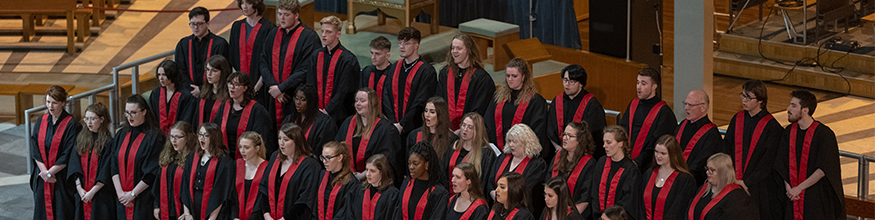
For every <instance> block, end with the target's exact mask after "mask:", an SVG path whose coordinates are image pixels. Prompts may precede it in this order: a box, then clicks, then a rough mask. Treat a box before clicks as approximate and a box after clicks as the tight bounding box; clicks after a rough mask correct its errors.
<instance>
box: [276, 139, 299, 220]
mask: <svg viewBox="0 0 875 220" xmlns="http://www.w3.org/2000/svg"><path fill="white" fill-rule="evenodd" d="M279 157H280V156H279V154H277V155H276V160H274V162H273V166H271V167H270V175H268V179H267V180H268V182H267V185H268V186H267V191H268V193H267V199H268V205H270V210H267V211H268V212H270V216H271V217H272V218H273V219H279V218H282V217H283V215H284V214H283V208H285V207H284V206H285V202H286V190H288V188H289V180H290V179H292V176H293V175H295V171H296V170H298V166H299V165H301V163H303V162H304V158H306V157H307V156H303V155H302V156H300V157H298V162H297V163H292V165H289V169H288V170H286V173H285V174H288V175H285V174H283V175H282V176H283V177H282V178H283V180H282V182H281V183H280V192H279V195H277V194H276V173H277V172H278V171H279V170H280V164H282V163H283V161H281V160H280V159H279Z"/></svg>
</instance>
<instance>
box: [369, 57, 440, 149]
mask: <svg viewBox="0 0 875 220" xmlns="http://www.w3.org/2000/svg"><path fill="white" fill-rule="evenodd" d="M411 77H412V78H411ZM436 77H437V76H436V74H435V71H434V67H432V66H431V64H428V63H426V62H425V61H422V60H421V59H417V60H416V61H414V62H413V63H411V64H407V63H405V61H404V60H403V59H402V60H399V61H398V62H395V63H394V64H392V65H390V66H389V68H388V69H387V71H386V82H384V83H385V84H383V102H382V103H383V115H386V117H387V118H388V119H389V121H391V122H392V123H400V124H401V126H402V127H404V129H403V130H402V131H401V135H406V134H407V133H410V131H412V130H413V129H416V128H418V127H419V126H422V110H423V109H425V102H426V101H428V98H431V97H432V96H434V92H435V85H436V84H437V80H435V78H436Z"/></svg>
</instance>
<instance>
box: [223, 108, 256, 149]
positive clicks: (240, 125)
mask: <svg viewBox="0 0 875 220" xmlns="http://www.w3.org/2000/svg"><path fill="white" fill-rule="evenodd" d="M214 105H215V104H214ZM253 106H255V100H250V101H249V104H247V105H246V106H245V107H243V114H242V115H240V121H239V122H237V134H235V136H236V137H237V138H240V135H242V134H243V132H246V127H247V126H249V116H250V115H252V107H253ZM232 108H234V105H232V104H231V100H230V99H229V100H226V101H225V107H224V109H225V111H223V112H222V140H223V141H224V142H225V147H229V146H231V145H228V131H227V129H226V128H227V126H228V114H229V112H231V109H232ZM237 138H235V139H237ZM228 150H232V151H234V152H237V153H235V154H234V158H240V151H239V150H237V149H228Z"/></svg>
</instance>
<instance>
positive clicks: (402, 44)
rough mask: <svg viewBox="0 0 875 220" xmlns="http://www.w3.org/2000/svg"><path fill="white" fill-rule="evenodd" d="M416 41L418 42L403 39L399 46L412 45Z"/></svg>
mask: <svg viewBox="0 0 875 220" xmlns="http://www.w3.org/2000/svg"><path fill="white" fill-rule="evenodd" d="M414 43H416V42H414V41H412V40H408V41H402V42H398V46H404V47H408V46H410V45H413V44H414Z"/></svg>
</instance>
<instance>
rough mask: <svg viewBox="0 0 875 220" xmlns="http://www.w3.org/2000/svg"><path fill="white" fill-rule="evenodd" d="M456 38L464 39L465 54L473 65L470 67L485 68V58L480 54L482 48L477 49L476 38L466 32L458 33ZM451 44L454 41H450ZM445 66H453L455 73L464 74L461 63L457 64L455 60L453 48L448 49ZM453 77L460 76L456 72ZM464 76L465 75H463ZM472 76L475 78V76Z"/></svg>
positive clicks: (454, 38)
mask: <svg viewBox="0 0 875 220" xmlns="http://www.w3.org/2000/svg"><path fill="white" fill-rule="evenodd" d="M456 39H458V40H460V41H462V46H463V47H465V51H466V53H465V55H466V57H467V58H468V64H469V65H471V66H469V67H468V68H483V59H482V58H481V56H480V50H478V49H477V43H476V42H474V38H472V37H471V36H468V35H466V34H457V35H456V36H454V37H453V40H456ZM450 45H452V41H450ZM445 68H452V69H453V72H454V73H457V74H464V73H461V70H460V69H459V65H456V64H455V62H454V60H453V50H452V49H450V50H449V51H447V65H446V66H445ZM453 77H456V78H459V76H458V75H456V74H453ZM462 77H464V75H462ZM471 77H472V78H473V77H474V76H471Z"/></svg>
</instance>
